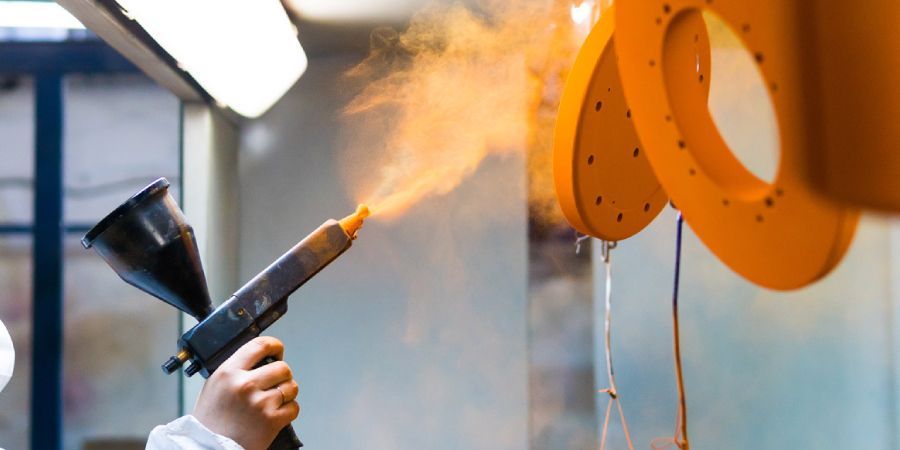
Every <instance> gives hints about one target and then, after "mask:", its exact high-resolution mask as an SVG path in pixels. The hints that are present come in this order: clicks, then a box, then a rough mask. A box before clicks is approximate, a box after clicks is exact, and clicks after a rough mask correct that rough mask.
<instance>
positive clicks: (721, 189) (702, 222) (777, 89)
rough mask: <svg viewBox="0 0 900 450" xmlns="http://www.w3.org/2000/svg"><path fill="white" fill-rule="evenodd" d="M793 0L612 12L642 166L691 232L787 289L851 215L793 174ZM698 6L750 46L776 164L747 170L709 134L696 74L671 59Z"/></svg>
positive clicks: (802, 140) (800, 165)
mask: <svg viewBox="0 0 900 450" xmlns="http://www.w3.org/2000/svg"><path fill="white" fill-rule="evenodd" d="M800 3H804V2H798V1H785V0H757V1H754V2H747V1H744V0H716V1H715V2H711V1H707V0H642V1H629V2H623V3H622V4H620V5H618V7H617V10H616V21H617V30H616V42H615V44H616V50H617V51H618V53H619V55H620V58H619V68H620V71H621V74H622V79H623V85H624V86H623V87H624V88H625V94H626V97H627V98H628V101H629V103H630V104H631V107H632V109H633V111H634V121H635V126H636V128H637V131H638V135H639V136H640V138H641V141H642V142H643V143H644V145H645V147H646V153H647V156H648V158H649V160H650V164H651V166H652V167H653V169H654V172H655V173H656V175H657V177H659V180H660V182H661V183H662V185H663V186H664V187H665V189H666V192H667V193H668V194H669V196H670V197H671V198H672V199H673V201H674V203H675V204H676V205H677V206H678V207H679V208H680V209H681V210H682V212H683V213H684V217H685V218H686V220H687V221H688V223H689V224H690V225H691V228H692V229H693V230H694V231H695V232H696V233H697V235H698V236H699V237H700V239H701V240H702V241H703V242H704V243H705V244H706V245H707V246H708V247H709V248H710V250H712V252H713V253H715V254H716V255H717V256H718V257H719V259H721V260H722V261H723V262H724V263H725V264H727V265H728V266H729V267H731V268H732V269H733V270H734V271H736V272H737V273H739V274H740V275H742V276H744V277H745V278H747V279H749V280H750V281H752V282H755V283H757V284H759V285H761V286H765V287H768V288H772V289H782V290H786V289H795V288H800V287H803V286H806V285H808V284H810V283H812V282H814V281H816V280H818V279H819V278H821V277H823V276H824V275H826V274H827V273H828V272H829V271H831V270H832V269H833V268H834V267H835V266H836V265H837V263H838V262H839V261H840V260H841V258H842V257H843V255H844V253H845V252H846V250H847V248H848V247H849V245H850V242H851V241H852V238H853V234H854V231H855V228H856V223H857V219H858V214H857V213H856V212H855V211H854V210H851V209H846V208H842V207H839V206H836V205H834V204H832V203H830V202H827V201H825V200H822V199H821V198H819V197H817V196H815V195H814V194H813V193H812V192H811V191H810V189H809V187H808V185H807V184H806V183H804V182H803V171H804V170H805V162H806V159H805V158H804V155H806V154H807V152H809V151H813V150H815V149H814V148H813V147H811V146H812V145H814V142H813V141H811V140H810V139H809V136H808V133H807V130H809V129H810V127H811V126H813V125H814V124H815V122H814V121H812V120H811V116H810V114H808V111H806V110H805V109H804V108H802V107H801V106H800V105H802V104H803V100H804V99H805V98H807V97H806V96H807V92H808V91H807V89H808V86H807V85H806V83H807V82H808V80H807V79H805V78H804V75H805V73H804V72H803V71H801V70H800V69H799V64H798V63H797V61H801V60H802V58H801V55H800V54H799V48H798V47H797V46H795V45H786V43H788V42H791V40H792V39H795V38H797V29H796V28H797V27H796V24H797V23H798V21H801V20H803V18H802V17H801V16H799V15H798V14H801V13H802V11H801V8H799V7H798V5H799V4H800ZM703 8H708V9H709V10H711V11H712V12H715V13H717V14H718V15H719V16H720V17H721V18H722V19H723V20H724V22H725V23H727V24H729V25H730V26H731V27H732V28H733V29H735V30H738V32H737V34H738V35H739V36H740V38H741V39H742V40H743V43H744V45H745V46H746V47H747V48H748V49H750V51H751V52H752V53H753V54H754V57H755V59H756V61H757V67H758V68H759V70H760V74H761V75H762V77H763V79H764V80H765V83H766V86H768V87H769V93H770V96H771V100H772V103H773V106H774V108H775V113H776V119H777V122H778V125H779V131H780V138H781V141H780V144H781V160H780V165H779V170H778V174H777V176H776V178H775V180H774V182H773V183H772V184H767V183H765V182H763V181H762V180H760V179H758V178H756V177H755V176H754V175H753V174H752V173H750V172H749V171H748V170H747V169H746V168H745V167H744V166H743V165H742V164H741V163H740V162H739V161H738V160H737V159H736V158H735V156H734V155H733V154H732V153H731V151H730V149H729V148H728V146H727V144H726V143H725V141H724V140H723V138H722V136H721V135H720V134H719V132H718V129H717V128H716V125H715V123H714V122H713V119H712V117H711V116H710V113H709V109H708V107H707V105H706V102H703V101H700V99H701V98H702V97H700V96H698V95H697V94H696V93H695V92H694V91H696V90H697V89H699V87H698V86H699V83H700V81H698V78H697V77H695V76H690V75H689V74H687V73H685V72H684V71H682V70H679V68H678V67H677V66H673V65H672V64H670V62H672V61H679V60H682V59H684V58H689V57H690V55H691V54H692V53H693V52H694V51H695V50H694V42H695V41H696V40H697V36H696V33H695V31H694V30H695V25H693V24H694V23H695V22H697V21H702V20H703V19H702V17H701V12H702V9H703Z"/></svg>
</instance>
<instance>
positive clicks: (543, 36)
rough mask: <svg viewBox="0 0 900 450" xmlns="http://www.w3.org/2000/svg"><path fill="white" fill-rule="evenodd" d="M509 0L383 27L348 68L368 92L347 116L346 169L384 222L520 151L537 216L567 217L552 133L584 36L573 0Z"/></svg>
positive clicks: (435, 11) (440, 10)
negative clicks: (556, 185)
mask: <svg viewBox="0 0 900 450" xmlns="http://www.w3.org/2000/svg"><path fill="white" fill-rule="evenodd" d="M508 3H514V4H508ZM508 3H504V2H486V3H482V4H481V5H479V10H478V12H475V11H473V10H471V9H468V8H466V7H464V6H461V5H452V6H431V7H428V8H426V9H424V10H423V11H421V12H420V13H418V14H416V15H415V16H414V17H413V19H412V20H411V23H410V26H409V28H408V29H407V30H405V31H403V32H397V31H394V30H391V29H381V30H377V31H376V32H375V33H374V34H373V38H372V41H373V48H372V51H371V54H370V55H369V57H368V58H366V59H365V60H364V61H363V62H362V63H361V64H359V65H358V66H356V67H355V68H353V69H352V70H350V71H349V72H348V74H347V76H348V79H349V80H350V81H351V82H353V83H359V85H362V86H364V87H363V88H362V89H361V90H360V92H359V93H358V94H357V95H356V96H355V97H354V98H353V99H352V100H351V102H350V103H349V105H348V106H347V107H346V108H345V110H344V119H345V124H346V126H347V130H346V131H347V133H346V136H347V141H346V142H345V146H344V149H343V152H344V153H343V155H342V158H343V161H342V166H343V168H344V169H345V170H346V173H345V175H346V178H347V180H349V184H350V190H351V192H352V194H353V195H354V196H355V197H356V198H357V200H359V201H360V202H365V203H367V204H369V205H370V207H371V209H372V213H373V215H375V216H376V217H381V218H386V219H390V218H393V217H396V216H398V215H400V214H402V213H403V212H404V211H406V210H407V209H408V208H410V207H411V206H413V205H415V204H416V203H417V202H419V201H421V200H422V199H424V198H427V197H429V196H436V195H442V194H445V193H447V192H450V191H452V190H453V189H455V188H456V187H457V186H458V185H459V184H460V183H462V182H463V181H464V180H465V179H466V178H467V177H469V176H470V175H472V174H473V173H474V172H475V171H476V170H477V169H478V167H479V166H480V164H481V163H482V161H484V159H485V158H488V157H515V156H521V155H526V156H527V163H528V167H529V171H530V174H529V184H530V186H529V198H530V200H531V207H532V212H533V213H537V214H539V215H541V216H543V217H546V218H549V219H550V220H558V218H559V217H561V215H560V213H559V211H558V206H556V201H555V196H554V192H553V184H552V174H551V172H550V164H549V161H550V156H549V154H550V148H551V144H552V128H553V123H554V121H555V115H556V108H557V105H558V101H559V96H560V93H561V90H562V85H563V82H564V80H565V75H566V72H567V70H568V67H570V65H571V61H572V60H573V59H574V55H575V52H576V51H577V49H578V47H579V45H580V43H581V40H582V39H583V36H580V35H579V32H578V30H577V28H576V26H575V24H574V22H573V21H572V17H571V8H572V6H573V4H572V2H570V1H562V2H560V1H555V2H545V3H543V4H539V5H538V4H532V3H531V2H529V4H524V5H523V4H519V3H520V2H508ZM373 167H374V170H373ZM372 172H374V174H373V173H372ZM524 200H525V199H522V201H524Z"/></svg>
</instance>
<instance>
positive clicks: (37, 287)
mask: <svg viewBox="0 0 900 450" xmlns="http://www.w3.org/2000/svg"><path fill="white" fill-rule="evenodd" d="M0 60H2V56H0ZM34 86H35V127H34V128H35V158H34V161H35V167H34V175H35V183H34V226H33V229H34V244H33V245H34V255H33V258H34V279H33V290H32V295H33V307H32V330H33V334H34V339H33V342H32V361H33V367H32V371H31V448H32V449H42V450H43V449H46V450H60V449H62V381H63V380H62V357H63V348H62V343H63V231H64V227H63V140H62V139H63V75H62V74H60V73H41V74H38V75H37V76H36V77H35V83H34Z"/></svg>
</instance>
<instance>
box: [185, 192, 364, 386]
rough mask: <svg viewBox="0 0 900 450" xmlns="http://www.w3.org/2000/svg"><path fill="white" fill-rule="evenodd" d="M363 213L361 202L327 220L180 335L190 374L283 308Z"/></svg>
mask: <svg viewBox="0 0 900 450" xmlns="http://www.w3.org/2000/svg"><path fill="white" fill-rule="evenodd" d="M367 215H368V209H366V208H365V207H364V206H361V207H360V208H359V209H357V211H356V213H354V214H351V215H350V216H348V217H346V218H344V219H342V220H341V221H340V222H338V221H336V220H328V221H326V222H325V223H324V224H322V225H321V226H320V227H319V228H317V229H316V230H315V231H313V232H312V233H310V234H309V236H307V237H305V238H304V239H303V240H302V241H300V242H299V243H298V244H297V245H295V246H294V247H293V248H291V249H290V250H288V251H287V252H286V253H285V254H284V255H282V256H281V257H280V258H278V259H277V260H276V261H275V262H273V263H272V264H270V265H269V267H267V268H266V269H265V270H263V271H262V272H260V273H259V274H258V275H256V276H255V277H253V279H252V280H250V281H249V282H247V284H245V285H244V286H243V287H241V288H240V289H238V290H237V291H236V292H235V293H234V294H233V295H232V296H231V298H229V299H228V300H227V301H226V302H225V303H223V304H222V305H221V306H219V307H218V308H216V310H215V311H213V312H212V314H210V315H209V316H207V317H206V318H205V319H204V320H203V321H201V322H200V323H198V324H197V325H196V326H194V328H192V329H190V330H189V331H187V332H186V333H185V334H184V335H183V336H182V337H181V339H180V341H179V344H180V346H181V348H182V351H187V352H189V353H190V355H191V356H192V357H191V359H192V364H191V366H192V369H191V370H189V371H187V374H188V375H189V376H190V375H192V374H193V373H195V372H198V371H199V372H200V374H201V375H202V376H204V377H208V376H209V375H210V374H211V373H212V372H213V371H215V369H216V368H218V367H219V365H220V364H221V363H222V362H224V361H225V360H226V359H228V357H229V356H231V355H232V354H233V353H234V352H235V351H236V350H237V349H238V348H240V346H242V345H243V344H245V343H246V342H248V341H250V340H251V339H253V338H254V337H256V336H258V335H259V334H260V333H261V332H262V331H263V330H265V329H266V328H268V327H269V326H270V325H271V324H272V323H274V322H275V321H276V320H278V319H279V318H281V317H282V316H283V315H284V314H285V313H286V312H287V298H288V296H290V295H291V294H292V293H293V292H294V291H296V290H297V289H298V288H299V287H300V286H302V285H303V284H305V283H306V282H307V281H309V280H310V279H311V278H312V277H314V276H315V275H316V274H318V273H319V272H320V271H321V270H322V269H324V268H325V267H326V266H328V264H330V263H331V262H332V261H334V260H335V259H337V257H338V256H340V255H341V254H343V253H344V252H345V251H347V249H348V248H350V246H351V245H352V244H353V240H354V239H355V238H356V233H357V231H358V230H359V228H360V227H361V226H362V222H363V220H364V219H365V217H366V216H367Z"/></svg>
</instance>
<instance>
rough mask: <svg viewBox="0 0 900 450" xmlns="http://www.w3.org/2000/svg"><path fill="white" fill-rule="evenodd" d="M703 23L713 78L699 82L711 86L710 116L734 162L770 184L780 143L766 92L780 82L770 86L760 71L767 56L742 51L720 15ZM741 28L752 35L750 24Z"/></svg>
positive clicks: (708, 13) (711, 15) (706, 17)
mask: <svg viewBox="0 0 900 450" xmlns="http://www.w3.org/2000/svg"><path fill="white" fill-rule="evenodd" d="M703 20H704V22H706V29H707V32H708V33H709V40H710V46H711V50H712V55H711V56H712V70H711V72H712V73H711V75H710V76H707V77H704V78H701V82H702V81H703V80H704V79H705V80H708V81H709V83H710V91H709V101H708V107H709V112H710V115H711V116H712V119H713V122H714V123H715V125H716V127H717V128H718V130H719V134H720V135H721V136H722V138H723V139H724V140H725V142H726V143H727V144H728V147H729V148H730V149H731V152H732V154H733V155H734V156H735V158H737V159H738V160H739V161H740V162H741V164H743V166H744V167H745V168H746V169H747V170H749V171H750V173H752V174H753V175H755V176H756V177H757V178H759V179H760V180H762V181H764V182H766V183H768V184H772V183H773V182H774V180H775V176H776V174H777V172H778V163H779V157H780V142H779V135H778V122H777V121H776V117H775V108H774V106H773V105H772V99H771V97H770V89H769V88H768V87H769V86H771V87H774V86H777V85H778V80H769V83H766V81H765V80H764V79H763V77H762V74H761V73H760V70H759V66H761V65H764V64H766V62H765V61H766V59H765V57H764V54H765V53H764V52H763V51H762V50H760V49H748V48H747V47H746V46H744V43H743V41H742V39H741V37H740V36H739V35H738V33H736V32H735V31H734V29H732V28H731V27H730V26H729V25H728V24H727V23H725V21H724V20H722V18H721V17H720V16H719V15H718V14H716V13H714V12H711V11H709V10H704V11H703ZM737 26H739V27H740V30H741V32H742V34H743V35H745V36H748V35H751V34H752V33H753V30H754V27H753V26H752V24H749V23H743V24H738V25H737ZM772 95H777V92H773V93H772ZM683 119H684V118H683ZM688 120H689V119H688Z"/></svg>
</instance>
